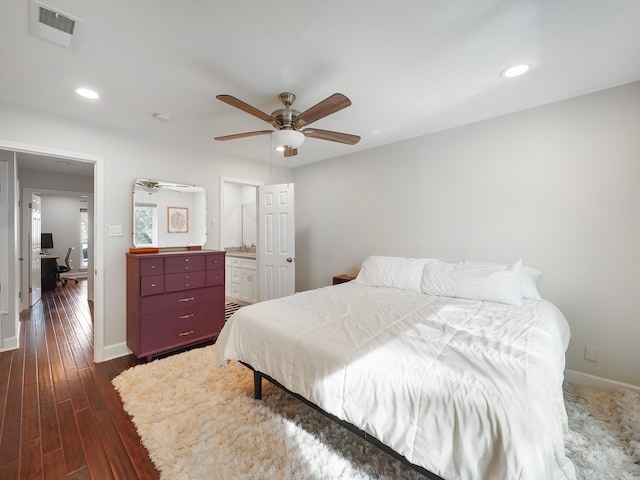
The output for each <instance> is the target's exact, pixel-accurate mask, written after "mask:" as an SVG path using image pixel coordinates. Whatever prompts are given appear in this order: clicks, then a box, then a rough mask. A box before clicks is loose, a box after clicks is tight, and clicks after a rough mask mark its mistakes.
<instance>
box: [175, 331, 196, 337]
mask: <svg viewBox="0 0 640 480" xmlns="http://www.w3.org/2000/svg"><path fill="white" fill-rule="evenodd" d="M192 334H193V330H189V331H188V332H182V333H179V334H178V336H179V337H186V336H187V335H192Z"/></svg>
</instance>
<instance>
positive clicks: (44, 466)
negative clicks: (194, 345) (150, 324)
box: [0, 280, 159, 480]
mask: <svg viewBox="0 0 640 480" xmlns="http://www.w3.org/2000/svg"><path fill="white" fill-rule="evenodd" d="M86 283H87V282H86V280H81V281H79V282H78V284H76V283H75V282H73V281H69V282H68V283H67V286H66V287H60V286H59V287H58V288H56V289H55V290H50V291H46V292H44V293H43V296H42V300H41V301H40V302H38V303H37V304H36V305H35V306H34V307H33V308H32V309H30V310H29V311H27V312H24V313H23V314H22V316H21V319H20V323H21V330H20V348H19V349H18V350H14V351H10V352H2V353H0V412H2V417H0V480H13V479H15V480H18V479H19V480H27V479H38V480H40V479H47V480H48V479H52V480H60V479H74V480H77V479H99V480H103V479H127V480H130V479H136V478H138V479H157V478H159V473H158V472H157V470H156V469H155V467H154V465H153V463H152V462H151V460H150V459H149V456H148V454H147V451H146V449H145V448H144V446H143V445H142V444H141V443H140V437H139V436H138V434H137V432H136V429H135V427H134V425H133V423H132V422H131V420H130V418H129V416H128V415H127V413H126V412H125V411H124V410H123V408H122V402H121V401H120V396H119V395H118V393H117V392H116V391H115V390H114V388H113V386H112V385H111V379H112V378H114V377H115V376H117V375H118V374H119V373H120V372H122V371H123V370H125V369H127V368H129V367H131V366H133V365H136V364H137V363H139V362H138V360H137V359H136V358H135V357H133V356H132V355H130V356H127V357H122V358H118V359H115V360H111V361H108V362H102V363H94V362H93V325H92V319H91V309H90V305H89V303H88V302H87V296H86V288H87V285H86Z"/></svg>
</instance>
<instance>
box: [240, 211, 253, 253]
mask: <svg viewBox="0 0 640 480" xmlns="http://www.w3.org/2000/svg"><path fill="white" fill-rule="evenodd" d="M242 244H243V245H245V246H247V247H255V246H256V202H252V203H243V204H242Z"/></svg>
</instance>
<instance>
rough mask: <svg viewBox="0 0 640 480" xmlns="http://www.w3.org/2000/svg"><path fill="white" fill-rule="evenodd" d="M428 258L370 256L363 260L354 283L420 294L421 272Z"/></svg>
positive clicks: (429, 260) (433, 261) (431, 260)
mask: <svg viewBox="0 0 640 480" xmlns="http://www.w3.org/2000/svg"><path fill="white" fill-rule="evenodd" d="M429 262H431V263H435V262H437V260H433V259H429V258H402V257H381V256H375V255H371V256H369V257H367V258H365V259H364V262H363V263H362V268H361V269H360V273H358V276H357V277H356V279H355V280H353V281H354V282H356V283H362V284H364V285H370V286H372V287H392V288H399V289H402V290H411V291H413V292H418V293H420V282H421V281H422V271H423V269H424V266H425V265H426V264H427V263H429Z"/></svg>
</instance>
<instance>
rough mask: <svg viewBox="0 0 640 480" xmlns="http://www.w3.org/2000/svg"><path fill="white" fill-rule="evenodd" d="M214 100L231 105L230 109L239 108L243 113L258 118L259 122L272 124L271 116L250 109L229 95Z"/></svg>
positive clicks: (255, 109) (247, 105)
mask: <svg viewBox="0 0 640 480" xmlns="http://www.w3.org/2000/svg"><path fill="white" fill-rule="evenodd" d="M216 98H217V99H218V100H220V101H221V102H224V103H226V104H228V105H231V106H232V107H236V108H239V109H240V110H242V111H243V112H246V113H248V114H250V115H253V116H254V117H258V118H259V119H260V120H264V121H265V122H267V123H272V122H273V118H271V115H268V114H266V113H264V112H263V111H261V110H258V109H257V108H256V107H252V106H251V105H249V104H248V103H244V102H243V101H242V100H238V99H237V98H236V97H233V96H231V95H216Z"/></svg>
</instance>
